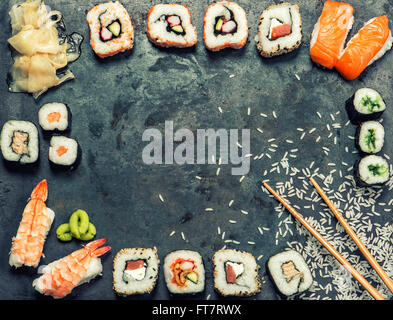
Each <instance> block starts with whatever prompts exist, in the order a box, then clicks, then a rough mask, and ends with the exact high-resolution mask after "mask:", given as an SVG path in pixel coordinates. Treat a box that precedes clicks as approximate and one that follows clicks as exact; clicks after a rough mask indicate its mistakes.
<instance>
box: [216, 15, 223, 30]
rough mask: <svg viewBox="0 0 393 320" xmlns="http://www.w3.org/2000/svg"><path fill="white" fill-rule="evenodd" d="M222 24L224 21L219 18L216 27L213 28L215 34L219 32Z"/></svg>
mask: <svg viewBox="0 0 393 320" xmlns="http://www.w3.org/2000/svg"><path fill="white" fill-rule="evenodd" d="M223 24H224V19H223V18H220V19H218V20H217V23H216V26H215V30H216V31H217V32H219V31H221V28H222V25H223Z"/></svg>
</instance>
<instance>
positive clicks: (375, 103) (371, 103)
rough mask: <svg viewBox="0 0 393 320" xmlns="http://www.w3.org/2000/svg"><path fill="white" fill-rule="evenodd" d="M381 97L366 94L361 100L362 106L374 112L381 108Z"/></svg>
mask: <svg viewBox="0 0 393 320" xmlns="http://www.w3.org/2000/svg"><path fill="white" fill-rule="evenodd" d="M380 100H381V98H380V97H377V98H376V99H375V100H373V99H371V98H370V97H369V96H365V97H364V98H363V99H362V101H361V106H362V108H363V109H365V110H367V111H368V112H369V113H373V112H375V111H377V110H378V109H380V108H381V101H380Z"/></svg>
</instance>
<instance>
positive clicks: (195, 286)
mask: <svg viewBox="0 0 393 320" xmlns="http://www.w3.org/2000/svg"><path fill="white" fill-rule="evenodd" d="M164 276H165V282H166V285H167V288H168V290H169V292H171V293H174V294H195V293H198V292H202V291H203V290H204V288H205V268H204V266H203V261H202V257H201V255H200V254H199V253H198V252H196V251H189V250H177V251H173V252H171V253H169V254H168V255H167V256H166V257H165V260H164Z"/></svg>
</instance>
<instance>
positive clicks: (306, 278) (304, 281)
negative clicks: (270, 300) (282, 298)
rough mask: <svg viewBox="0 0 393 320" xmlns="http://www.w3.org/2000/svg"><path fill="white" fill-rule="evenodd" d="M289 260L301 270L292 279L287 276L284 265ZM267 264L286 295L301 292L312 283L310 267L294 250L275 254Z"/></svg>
mask: <svg viewBox="0 0 393 320" xmlns="http://www.w3.org/2000/svg"><path fill="white" fill-rule="evenodd" d="M289 262H292V263H293V266H294V268H295V270H296V271H297V272H299V273H298V274H297V275H295V276H293V277H292V278H291V279H290V280H288V279H287V277H286V276H285V274H284V272H283V267H282V266H283V265H284V264H287V263H289ZM267 266H268V268H269V272H270V275H271V277H272V279H273V281H274V283H275V285H276V286H277V288H278V290H279V291H280V292H281V293H282V294H284V295H286V296H292V295H294V294H296V293H301V292H303V291H305V290H307V289H309V288H310V287H311V285H312V282H313V278H312V275H311V272H310V269H309V267H308V266H307V264H306V262H305V261H304V258H303V257H302V256H301V255H300V254H299V253H298V252H296V251H294V250H289V251H284V252H281V253H278V254H276V255H274V256H273V257H271V258H270V259H269V261H268V263H267Z"/></svg>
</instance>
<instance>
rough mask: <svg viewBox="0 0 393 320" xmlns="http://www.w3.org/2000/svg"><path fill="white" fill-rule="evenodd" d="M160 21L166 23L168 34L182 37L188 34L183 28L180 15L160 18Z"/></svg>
mask: <svg viewBox="0 0 393 320" xmlns="http://www.w3.org/2000/svg"><path fill="white" fill-rule="evenodd" d="M159 20H161V21H164V20H165V21H166V23H167V27H166V30H167V32H173V33H175V34H178V35H182V36H184V35H185V34H186V32H185V30H184V28H183V26H182V21H181V18H180V17H179V16H178V15H163V16H161V17H160V19H159Z"/></svg>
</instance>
